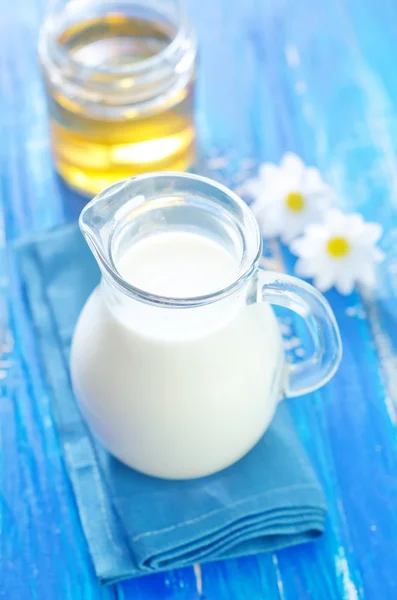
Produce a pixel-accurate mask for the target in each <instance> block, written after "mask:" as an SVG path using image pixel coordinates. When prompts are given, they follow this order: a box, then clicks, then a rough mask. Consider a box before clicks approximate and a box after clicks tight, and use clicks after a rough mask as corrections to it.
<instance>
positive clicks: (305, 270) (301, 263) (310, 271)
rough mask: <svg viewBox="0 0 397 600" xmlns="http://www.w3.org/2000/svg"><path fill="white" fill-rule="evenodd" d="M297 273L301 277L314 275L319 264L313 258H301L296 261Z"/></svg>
mask: <svg viewBox="0 0 397 600" xmlns="http://www.w3.org/2000/svg"><path fill="white" fill-rule="evenodd" d="M295 273H296V274H297V275H299V276H300V277H313V275H315V274H316V273H317V265H316V264H315V262H313V260H310V259H307V258H299V259H298V260H297V261H296V263H295Z"/></svg>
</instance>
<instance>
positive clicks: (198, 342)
mask: <svg viewBox="0 0 397 600" xmlns="http://www.w3.org/2000/svg"><path fill="white" fill-rule="evenodd" d="M238 266H239V265H238V261H237V260H236V259H235V257H233V256H232V255H230V254H229V253H228V252H227V251H226V250H225V249H224V248H222V247H221V246H220V245H218V244H217V243H216V242H212V241H210V240H208V239H206V238H204V237H201V236H199V235H197V234H192V233H166V234H161V235H158V236H153V237H151V238H147V239H145V240H142V241H139V242H138V243H136V244H135V245H134V246H132V247H131V248H130V249H129V250H128V252H127V253H126V254H125V255H124V256H123V257H122V258H121V260H120V261H119V264H118V265H117V268H118V270H119V272H120V274H121V275H122V276H123V278H124V279H125V280H127V281H129V282H130V283H131V284H133V285H134V286H136V287H139V288H141V289H144V290H145V291H147V292H151V293H155V294H157V295H162V296H168V297H174V298H175V297H180V298H183V297H185V298H186V297H192V296H197V295H204V294H208V293H211V292H213V291H216V290H218V289H221V288H223V287H225V286H227V285H228V284H230V283H231V282H232V281H233V278H234V276H235V274H236V271H237V270H238ZM105 285H106V284H105ZM102 291H104V290H102ZM107 295H108V298H109V294H106V293H103V294H100V293H99V290H98V289H97V290H96V291H95V292H94V293H93V294H92V295H91V297H90V298H89V300H88V302H87V304H86V306H85V308H84V310H83V312H82V315H81V317H80V319H79V322H78V325H77V328H76V332H75V337H74V342H73V348H72V357H71V369H72V379H73V384H74V388H75V390H76V393H77V397H78V399H79V402H80V406H81V408H82V411H83V413H84V415H85V416H86V418H87V420H88V421H89V422H90V423H91V425H92V428H93V429H94V431H95V432H96V434H97V436H98V437H99V438H100V439H101V440H102V442H103V444H104V445H105V446H106V447H107V448H108V449H109V450H110V451H111V452H112V453H113V454H114V455H116V456H117V457H118V458H120V459H121V460H122V461H124V462H125V463H127V464H129V465H130V466H132V467H134V468H136V469H138V470H140V471H143V472H145V473H148V474H151V475H157V476H160V477H169V478H185V477H196V476H201V475H205V474H208V473H210V472H215V471H217V470H219V469H221V468H223V467H226V466H228V465H229V464H231V463H233V462H234V461H235V460H237V459H238V458H240V457H241V456H243V455H244V454H245V453H246V452H247V451H248V450H249V449H250V448H251V447H252V446H253V445H254V444H255V443H256V442H257V441H258V439H259V438H260V437H261V435H262V433H263V432H264V430H265V429H266V427H267V426H268V424H269V422H270V420H271V418H272V416H273V413H274V411H275V406H276V403H277V400H278V395H279V388H278V386H279V376H280V370H281V368H282V365H283V359H282V350H281V339H280V333H279V328H278V325H277V322H276V319H275V316H274V313H273V311H272V309H271V308H270V306H269V305H266V304H255V305H250V306H247V305H246V298H245V296H246V291H243V292H240V293H239V294H233V295H232V296H229V297H228V298H226V299H225V300H221V301H217V302H215V303H214V304H212V305H209V306H206V307H203V308H195V309H191V308H189V309H165V308H158V307H155V306H151V305H146V304H143V303H140V302H137V301H134V300H132V299H129V298H127V297H126V298H124V299H122V298H121V296H122V295H121V294H120V298H119V297H118V296H117V298H118V300H119V302H117V303H114V302H112V301H111V300H108V301H107V300H106V296H107Z"/></svg>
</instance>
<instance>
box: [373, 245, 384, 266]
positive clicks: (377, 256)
mask: <svg viewBox="0 0 397 600" xmlns="http://www.w3.org/2000/svg"><path fill="white" fill-rule="evenodd" d="M372 258H373V260H374V262H376V263H380V262H382V261H383V260H385V258H386V254H385V253H384V252H383V251H382V250H380V249H379V248H373V250H372Z"/></svg>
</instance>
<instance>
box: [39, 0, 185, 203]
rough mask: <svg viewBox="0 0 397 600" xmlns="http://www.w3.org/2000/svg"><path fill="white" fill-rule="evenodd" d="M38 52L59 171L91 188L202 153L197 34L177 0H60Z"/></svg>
mask: <svg viewBox="0 0 397 600" xmlns="http://www.w3.org/2000/svg"><path fill="white" fill-rule="evenodd" d="M39 54H40V60H41V64H42V68H43V72H44V77H45V83H46V89H47V94H48V100H49V109H50V117H51V134H52V143H53V151H54V155H55V162H56V167H57V170H58V171H59V173H60V175H61V176H62V177H63V178H64V179H65V180H66V182H67V183H68V184H69V185H70V186H71V187H73V188H75V189H77V190H78V191H80V192H83V193H85V194H87V195H93V194H96V193H98V192H100V191H101V190H102V189H104V188H106V187H107V186H109V185H111V184H113V183H115V182H117V181H119V180H120V179H123V178H125V177H129V176H131V175H136V174H139V173H144V172H150V171H153V170H162V171H163V170H164V171H168V170H173V171H185V170H187V169H188V168H189V166H190V165H191V164H192V162H193V158H194V139H195V129H194V119H193V87H194V76H195V61H196V41H195V38H194V35H193V33H192V30H191V27H190V24H189V22H188V20H187V17H186V12H185V9H184V6H183V5H182V4H181V2H180V1H178V0H161V1H159V0H69V1H67V0H59V1H57V2H55V5H53V8H52V9H50V10H49V12H48V14H47V17H46V19H45V21H44V24H43V25H42V28H41V33H40V41H39Z"/></svg>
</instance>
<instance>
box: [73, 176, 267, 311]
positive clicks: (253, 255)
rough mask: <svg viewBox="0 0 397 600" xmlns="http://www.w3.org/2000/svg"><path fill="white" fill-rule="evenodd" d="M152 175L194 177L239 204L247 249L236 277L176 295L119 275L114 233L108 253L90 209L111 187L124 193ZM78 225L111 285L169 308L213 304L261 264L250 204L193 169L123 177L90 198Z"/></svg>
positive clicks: (168, 178)
mask: <svg viewBox="0 0 397 600" xmlns="http://www.w3.org/2000/svg"><path fill="white" fill-rule="evenodd" d="M153 178H155V179H156V180H157V181H158V182H164V185H166V184H167V182H168V181H172V180H173V179H175V178H178V179H180V180H183V181H186V180H190V181H192V180H193V181H196V182H199V183H200V184H201V185H203V186H205V187H207V188H208V190H210V189H212V190H216V191H217V192H218V193H220V194H221V195H222V196H224V197H227V198H228V199H229V200H231V201H232V203H233V204H235V205H237V206H238V208H239V209H240V211H241V214H242V218H243V219H244V220H245V222H244V224H243V228H242V229H243V235H244V237H245V239H246V241H247V246H248V247H247V252H246V256H245V260H244V261H243V260H242V262H241V265H240V269H239V270H238V271H237V272H236V275H235V277H234V278H233V280H232V281H231V282H230V283H229V284H228V285H227V286H225V287H224V288H222V289H219V290H215V291H214V292H211V293H208V294H205V295H201V296H191V297H186V298H180V297H178V298H175V297H168V296H161V295H157V294H153V293H151V292H148V291H146V290H143V289H140V288H138V287H135V286H134V285H132V284H131V283H129V282H128V281H126V280H125V279H124V278H123V277H122V276H121V275H120V273H119V271H118V270H117V267H116V265H115V264H114V261H113V258H112V252H111V245H112V235H110V237H109V240H108V244H107V247H106V254H105V253H104V252H103V250H102V249H101V248H100V247H99V246H98V242H97V240H96V239H95V236H93V235H92V232H91V230H90V226H89V224H88V223H87V221H88V220H89V219H87V218H86V215H87V213H89V211H90V209H92V207H93V206H94V205H95V204H96V203H98V202H100V200H101V199H102V198H104V197H106V195H108V194H112V191H111V190H112V188H116V193H117V192H118V191H119V190H123V193H125V191H126V189H128V187H129V185H134V184H139V183H144V182H145V181H147V180H150V179H153ZM165 194H166V195H169V192H165ZM79 225H80V229H81V231H82V232H83V234H84V236H85V237H86V238H87V240H88V241H89V245H90V246H91V249H92V250H93V252H94V254H95V257H96V258H97V259H98V260H99V262H100V265H101V267H102V269H101V270H102V272H103V274H104V276H105V279H106V281H107V282H108V283H109V284H110V285H112V286H113V287H116V288H117V289H119V290H120V291H121V292H123V293H124V294H127V295H128V296H130V297H132V298H134V299H135V300H139V301H141V302H144V303H146V304H152V305H157V306H163V307H168V308H196V307H199V306H205V305H207V304H212V303H213V302H216V301H218V300H221V299H223V298H226V297H227V296H229V295H231V294H232V293H234V292H236V291H237V290H239V289H240V288H241V287H242V286H243V285H244V284H245V283H246V282H247V281H248V280H249V279H250V278H251V276H252V275H253V274H254V272H255V271H256V269H257V267H258V264H259V260H260V257H261V255H262V238H261V236H260V233H259V227H258V223H257V221H256V218H255V216H254V214H253V213H252V211H251V210H250V208H249V207H248V205H247V204H246V203H245V202H244V201H243V200H242V199H241V198H240V197H239V196H238V195H237V194H236V193H235V192H233V191H231V190H229V189H228V188H227V187H225V186H224V185H222V184H220V183H218V182H216V181H213V180H212V179H209V178H207V177H202V176H201V175H194V174H191V173H178V172H159V173H147V174H143V175H138V176H136V177H133V178H130V179H125V180H124V181H121V182H119V183H117V184H114V185H113V186H110V188H107V189H106V190H104V191H103V192H101V193H100V194H99V195H98V196H96V197H95V198H94V199H93V200H91V202H89V203H88V204H87V205H86V207H85V208H84V209H83V211H82V213H81V215H80V219H79ZM243 258H244V257H243Z"/></svg>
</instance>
